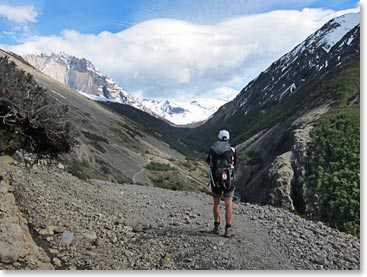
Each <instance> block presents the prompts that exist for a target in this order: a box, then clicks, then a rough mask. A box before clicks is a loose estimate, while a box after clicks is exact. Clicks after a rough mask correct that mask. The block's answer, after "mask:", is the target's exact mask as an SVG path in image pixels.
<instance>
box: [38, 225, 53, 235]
mask: <svg viewBox="0 0 367 277" xmlns="http://www.w3.org/2000/svg"><path fill="white" fill-rule="evenodd" d="M53 227H54V226H47V227H46V228H45V229H41V230H39V232H38V233H39V234H40V235H41V236H53V235H54V234H55V233H54V228H53Z"/></svg>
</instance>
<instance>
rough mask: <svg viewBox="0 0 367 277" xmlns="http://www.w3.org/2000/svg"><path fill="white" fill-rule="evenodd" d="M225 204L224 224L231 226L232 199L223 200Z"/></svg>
mask: <svg viewBox="0 0 367 277" xmlns="http://www.w3.org/2000/svg"><path fill="white" fill-rule="evenodd" d="M224 201H225V203H226V224H229V225H232V197H229V198H224Z"/></svg>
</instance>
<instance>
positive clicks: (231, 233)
mask: <svg viewBox="0 0 367 277" xmlns="http://www.w3.org/2000/svg"><path fill="white" fill-rule="evenodd" d="M234 235H235V231H234V229H233V227H228V228H226V230H225V232H224V236H225V237H226V238H230V237H233V236H234Z"/></svg>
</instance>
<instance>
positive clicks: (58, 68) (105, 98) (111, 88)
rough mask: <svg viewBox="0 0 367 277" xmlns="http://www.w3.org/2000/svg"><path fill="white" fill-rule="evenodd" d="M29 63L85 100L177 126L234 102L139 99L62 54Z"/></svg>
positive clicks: (90, 65)
mask: <svg viewBox="0 0 367 277" xmlns="http://www.w3.org/2000/svg"><path fill="white" fill-rule="evenodd" d="M23 58H24V59H25V60H26V61H27V62H28V63H30V64H31V65H32V66H34V67H35V68H37V69H38V70H39V71H41V72H43V73H45V74H46V75H48V76H50V77H51V78H53V79H55V80H57V81H58V82H60V83H62V84H64V85H66V86H68V87H69V88H71V89H73V90H75V91H77V92H79V93H80V94H82V95H84V96H85V97H87V98H89V99H91V100H94V101H101V102H113V103H120V104H126V105H130V106H132V107H134V108H137V109H139V110H142V111H144V112H147V113H149V114H151V115H153V116H156V117H159V118H161V119H165V120H168V121H169V122H171V123H173V124H176V125H187V124H192V123H198V122H201V121H204V120H206V119H208V118H209V117H210V116H211V115H212V114H214V113H215V112H216V111H217V110H218V108H219V107H220V106H222V105H224V104H225V103H227V102H229V101H230V100H231V99H197V100H193V101H189V102H179V101H172V100H167V99H160V100H155V99H139V98H138V97H133V96H132V95H131V94H129V93H128V92H126V91H125V90H124V89H123V88H122V87H120V85H119V84H118V83H117V82H115V81H114V80H112V79H111V78H109V77H107V76H105V75H103V74H102V73H101V72H100V71H99V70H98V69H97V68H96V67H95V66H94V65H93V63H92V62H91V61H89V60H87V59H85V58H77V57H75V56H72V55H69V54H66V53H63V52H61V53H59V54H55V53H52V54H51V55H46V54H40V55H35V54H28V55H25V56H24V57H23Z"/></svg>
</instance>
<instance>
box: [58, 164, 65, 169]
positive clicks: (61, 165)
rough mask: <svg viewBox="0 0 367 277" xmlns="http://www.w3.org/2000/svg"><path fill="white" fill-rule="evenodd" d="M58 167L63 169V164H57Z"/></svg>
mask: <svg viewBox="0 0 367 277" xmlns="http://www.w3.org/2000/svg"><path fill="white" fill-rule="evenodd" d="M57 168H58V169H65V166H64V165H63V164H62V163H58V164H57Z"/></svg>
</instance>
